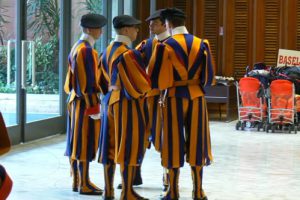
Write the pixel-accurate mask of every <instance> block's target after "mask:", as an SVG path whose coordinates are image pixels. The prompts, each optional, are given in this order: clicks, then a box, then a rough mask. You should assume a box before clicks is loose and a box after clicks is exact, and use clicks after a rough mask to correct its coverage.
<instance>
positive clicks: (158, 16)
mask: <svg viewBox="0 0 300 200" xmlns="http://www.w3.org/2000/svg"><path fill="white" fill-rule="evenodd" d="M163 10H165V9H159V10H157V11H155V12H154V13H153V14H152V15H150V16H149V17H148V18H147V19H146V21H147V22H148V21H150V20H154V19H157V18H160V17H161V12H162V11H163Z"/></svg>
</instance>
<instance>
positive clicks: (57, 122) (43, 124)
mask: <svg viewBox="0 0 300 200" xmlns="http://www.w3.org/2000/svg"><path fill="white" fill-rule="evenodd" d="M16 2H17V5H16V6H17V9H16V58H15V59H16V60H15V62H16V78H17V79H16V101H17V102H16V104H17V112H16V115H17V116H16V117H17V125H14V126H10V127H8V128H7V129H8V133H9V137H10V139H11V142H12V144H13V145H15V144H20V143H24V142H28V141H31V140H36V139H39V138H43V137H47V136H51V135H55V134H59V133H65V131H66V103H65V102H66V95H65V93H64V91H63V83H64V76H65V74H66V68H67V57H68V51H69V49H70V41H71V32H70V30H71V28H70V26H71V1H63V0H60V9H61V10H60V11H61V12H60V40H59V106H60V113H59V116H57V117H53V118H49V119H43V120H39V121H35V122H29V123H26V90H25V89H23V88H22V87H21V56H22V55H21V54H22V52H21V51H22V50H21V42H22V40H26V17H24V16H26V0H17V1H16Z"/></svg>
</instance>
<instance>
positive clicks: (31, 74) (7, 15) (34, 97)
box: [0, 0, 65, 144]
mask: <svg viewBox="0 0 300 200" xmlns="http://www.w3.org/2000/svg"><path fill="white" fill-rule="evenodd" d="M22 2H23V3H22ZM59 6H60V1H59V0H43V1H41V0H27V1H16V0H1V1H0V9H1V12H0V51H1V54H0V111H1V112H2V115H3V117H4V120H5V123H6V126H7V127H8V132H9V134H10V138H11V140H12V142H13V144H17V143H20V142H27V141H30V140H33V139H38V138H42V137H46V136H49V135H53V134H57V133H62V132H64V130H65V119H64V118H65V115H64V109H63V98H62V79H63V77H62V73H61V70H60V69H59V22H60V7H59ZM22 10H23V11H24V10H25V11H26V12H23V13H26V16H25V17H24V16H23V15H22V14H20V13H22ZM16 18H17V19H16ZM16 24H18V25H16ZM20 24H26V26H24V27H22V26H20ZM20 29H22V30H20ZM20 34H21V36H20ZM15 38H18V39H19V40H17V41H16V39H15ZM18 41H19V42H18ZM18 55H19V56H18Z"/></svg>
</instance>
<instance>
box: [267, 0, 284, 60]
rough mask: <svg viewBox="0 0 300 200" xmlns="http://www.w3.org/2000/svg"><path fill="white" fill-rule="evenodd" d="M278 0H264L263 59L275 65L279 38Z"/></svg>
mask: <svg viewBox="0 0 300 200" xmlns="http://www.w3.org/2000/svg"><path fill="white" fill-rule="evenodd" d="M279 27H280V0H265V34H264V35H265V37H264V38H265V59H264V62H265V63H266V64H267V65H276V62H277V54H278V48H279V39H280V29H279Z"/></svg>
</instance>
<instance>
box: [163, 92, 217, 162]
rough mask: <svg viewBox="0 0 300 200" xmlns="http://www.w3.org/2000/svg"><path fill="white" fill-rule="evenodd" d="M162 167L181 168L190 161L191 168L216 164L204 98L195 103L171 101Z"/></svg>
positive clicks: (168, 102) (165, 120)
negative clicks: (212, 151)
mask: <svg viewBox="0 0 300 200" xmlns="http://www.w3.org/2000/svg"><path fill="white" fill-rule="evenodd" d="M161 144H162V145H161V157H162V165H163V166H164V167H165V168H178V167H182V166H183V165H184V161H185V159H186V161H187V162H188V163H189V164H190V165H191V166H204V165H209V164H210V163H211V161H212V153H211V140H210V130H209V124H208V114H207V107H206V101H205V99H204V97H198V98H195V99H193V100H190V99H187V98H176V97H169V98H167V100H166V105H165V106H164V107H163V133H162V137H161Z"/></svg>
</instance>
